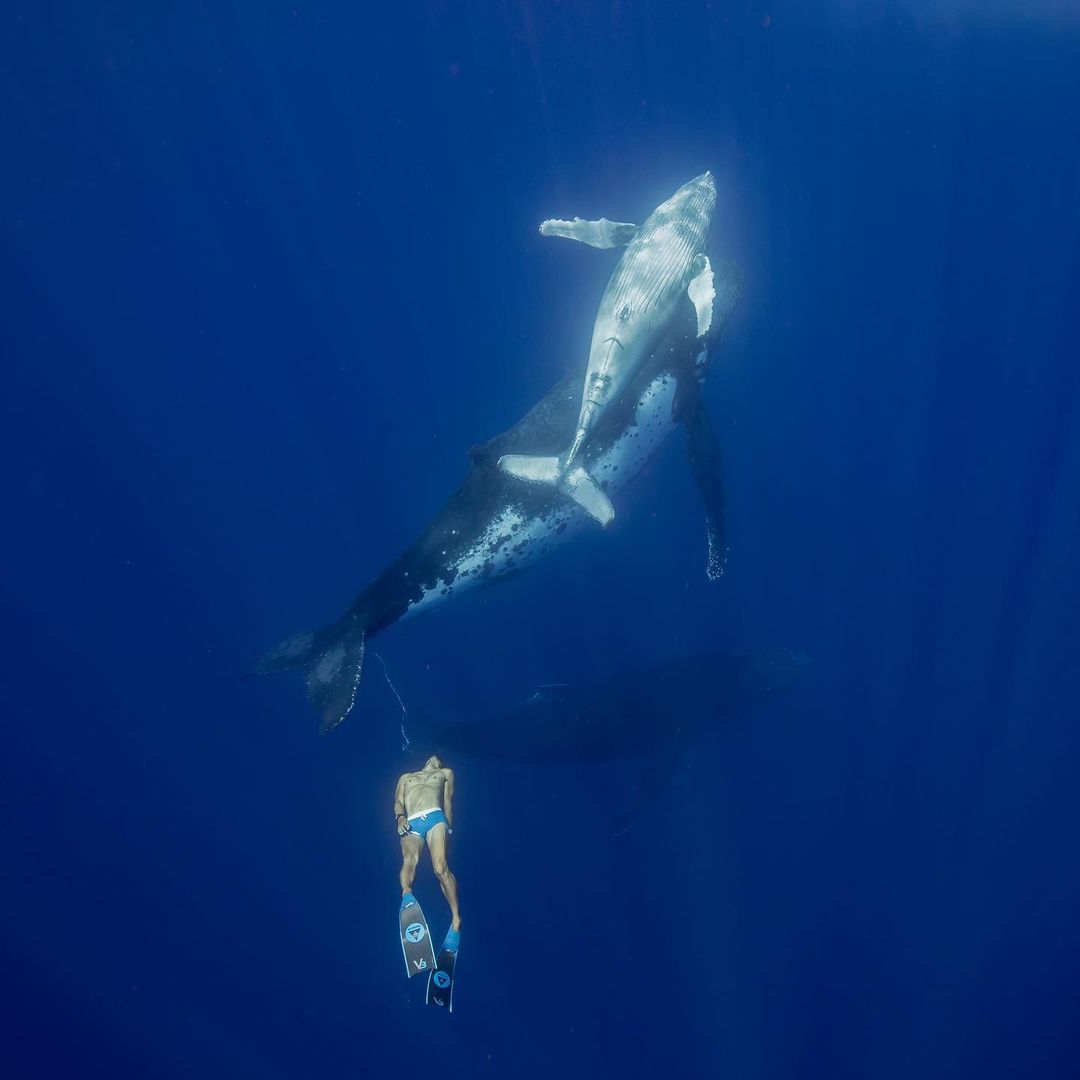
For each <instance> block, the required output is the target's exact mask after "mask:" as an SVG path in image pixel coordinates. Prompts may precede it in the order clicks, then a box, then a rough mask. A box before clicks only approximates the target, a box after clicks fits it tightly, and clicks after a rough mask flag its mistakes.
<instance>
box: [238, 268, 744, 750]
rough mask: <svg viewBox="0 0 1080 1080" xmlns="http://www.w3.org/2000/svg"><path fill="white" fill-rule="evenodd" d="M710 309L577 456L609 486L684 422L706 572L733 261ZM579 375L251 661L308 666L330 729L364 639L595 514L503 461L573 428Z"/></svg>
mask: <svg viewBox="0 0 1080 1080" xmlns="http://www.w3.org/2000/svg"><path fill="white" fill-rule="evenodd" d="M712 291H713V292H714V293H715V296H714V299H713V301H712V309H713V311H712V318H711V322H710V324H709V326H708V327H706V328H705V332H704V333H701V332H700V330H701V328H700V325H699V321H698V318H697V314H696V311H695V309H694V307H693V306H692V305H689V304H687V305H685V306H682V307H680V309H679V310H678V311H677V312H676V313H675V315H674V316H673V317H672V318H670V319H669V320H668V324H667V326H666V332H665V335H664V336H663V338H662V339H661V340H660V341H658V342H656V343H655V344H654V345H653V346H652V349H651V352H650V354H649V356H648V357H647V358H646V361H645V362H644V363H643V364H642V365H641V366H640V368H639V369H638V370H637V372H636V373H634V374H633V375H632V376H631V377H630V378H629V379H628V382H627V385H626V388H625V391H624V393H623V394H622V395H621V397H620V398H619V399H618V400H617V401H614V400H613V401H612V402H610V403H609V405H608V407H607V408H605V409H604V410H603V412H602V413H601V414H599V415H598V416H597V417H596V419H595V422H594V424H593V427H592V429H591V432H590V436H589V439H588V441H587V443H586V444H584V445H583V446H582V448H581V450H580V454H579V460H580V461H581V463H582V466H583V467H584V468H585V469H586V470H587V471H588V473H589V475H590V476H592V477H595V478H596V483H597V484H598V485H599V486H600V488H601V489H602V490H603V492H604V494H605V497H610V496H611V495H614V494H617V493H618V492H620V491H621V490H622V489H623V488H624V487H625V486H626V485H627V484H628V483H629V482H630V481H631V480H632V479H633V478H634V477H635V476H636V475H637V474H638V473H639V472H640V471H641V469H642V467H643V466H644V465H645V464H646V463H647V462H648V461H649V459H650V458H651V457H652V456H653V454H654V453H655V452H656V450H657V449H658V448H659V446H660V445H661V443H662V442H663V441H664V439H665V438H666V437H667V436H668V435H670V434H671V432H672V431H674V430H675V428H676V427H677V426H679V425H681V426H683V427H684V429H685V430H686V433H687V444H688V449H689V457H690V464H691V470H692V472H693V475H694V477H695V480H696V481H697V485H698V488H699V491H700V493H701V497H702V502H703V504H704V507H705V517H706V524H707V536H708V564H707V572H708V575H709V577H710V578H716V577H718V576H719V574H720V572H721V571H722V568H723V558H724V540H723V510H724V502H723V490H722V486H721V475H720V454H719V451H718V448H717V444H716V439H715V437H714V434H713V430H712V425H711V423H710V420H709V417H708V414H707V412H706V410H705V406H704V403H703V402H702V399H701V395H700V386H701V381H702V380H703V378H704V376H705V373H706V371H707V369H708V365H709V361H710V359H711V358H712V356H713V355H714V354H715V350H716V347H717V344H718V342H719V339H720V335H721V332H722V330H723V328H724V326H725V325H726V324H727V322H728V320H729V318H730V315H731V313H732V311H733V310H734V308H735V304H736V301H737V299H738V293H739V284H738V272H737V268H736V267H735V265H734V264H723V265H722V266H718V267H717V270H716V273H715V280H714V287H713V290H712ZM578 387H580V376H568V377H566V378H564V379H563V380H562V381H561V382H559V383H558V384H557V385H556V386H555V387H554V388H553V389H552V390H551V391H550V392H549V393H548V394H547V395H546V396H545V397H544V398H542V399H541V400H540V401H539V402H538V403H537V404H536V405H535V406H534V407H533V408H532V409H531V410H530V411H529V412H528V413H527V414H526V415H525V417H524V418H523V419H522V420H521V421H520V422H519V423H518V424H516V425H515V426H514V427H512V428H511V429H510V430H509V431H506V432H504V433H503V434H502V435H498V436H496V437H495V438H493V439H491V440H490V441H488V442H486V443H482V444H481V445H479V446H476V447H473V449H472V450H471V451H470V457H471V467H470V469H469V471H468V473H467V474H466V476H465V479H464V481H463V483H462V484H461V486H460V487H459V488H458V489H457V491H456V492H454V494H453V495H451V497H450V499H449V501H448V502H447V503H446V505H445V506H444V507H443V508H442V510H441V511H440V512H439V513H438V514H437V515H436V517H435V518H434V519H433V520H432V521H431V523H430V524H429V525H428V526H427V528H426V529H424V531H423V532H422V533H421V535H420V536H419V537H418V538H417V539H416V541H415V542H414V543H412V544H411V545H410V546H409V547H408V548H406V549H405V550H404V551H403V552H402V553H401V554H400V555H399V556H398V557H397V558H396V559H395V560H394V561H393V562H392V563H390V565H389V566H387V567H386V568H385V569H384V570H383V571H382V572H381V573H380V574H378V576H376V577H375V578H374V580H372V581H371V583H370V584H369V585H368V586H367V587H366V588H364V589H363V590H362V591H361V592H360V593H359V595H358V596H357V597H356V598H355V599H354V600H353V602H352V603H351V604H350V605H349V607H348V609H347V610H346V611H345V613H344V614H343V615H342V616H341V618H340V619H338V621H337V622H335V623H333V624H331V625H329V626H326V627H323V628H322V629H319V630H311V631H307V632H305V633H302V634H297V635H295V636H294V637H291V638H288V639H287V640H285V641H283V642H282V643H281V644H279V645H277V646H276V647H275V648H273V649H271V650H270V651H269V652H267V653H266V654H265V655H263V657H262V658H261V659H260V660H259V661H258V662H257V663H256V665H255V666H254V669H253V671H254V672H255V673H257V674H264V673H269V672H275V671H285V670H289V669H292V668H296V669H301V670H302V671H303V673H304V677H305V681H306V683H307V690H308V697H309V698H310V700H311V702H312V704H313V706H314V707H315V709H316V711H317V712H318V714H319V718H320V730H322V731H323V732H329V731H332V730H333V729H334V728H335V727H337V726H338V725H339V724H340V723H341V722H342V721H343V720H344V719H345V717H346V716H347V715H348V713H349V711H350V710H351V709H352V706H353V702H354V700H355V697H356V690H357V686H358V685H359V682H360V672H361V668H362V666H363V660H364V650H365V646H366V644H367V642H368V641H370V640H371V639H372V638H374V637H375V636H376V635H377V634H380V633H382V631H384V630H386V629H387V628H388V627H390V626H392V625H393V624H394V623H397V622H400V621H401V620H403V619H406V618H411V617H413V616H415V615H418V614H421V613H424V612H427V611H431V610H432V609H434V608H435V607H437V606H439V605H440V604H443V603H445V602H446V601H448V600H451V599H454V598H455V597H458V596H461V595H463V594H465V593H467V592H470V591H472V590H474V589H478V588H481V587H484V586H487V585H490V584H493V583H494V582H496V581H500V580H505V579H506V578H507V577H509V576H512V575H514V574H518V573H521V572H522V571H524V570H526V569H528V568H530V567H531V566H533V565H534V564H535V563H536V562H537V561H539V560H540V559H541V558H543V557H544V556H545V555H547V554H548V553H549V552H550V551H552V550H553V549H554V548H555V547H556V546H558V545H559V544H561V543H563V542H565V541H566V540H568V539H569V538H570V537H571V536H573V535H574V533H575V532H577V531H578V530H579V529H581V528H582V527H583V526H584V525H585V524H586V523H587V522H588V521H589V520H590V518H589V515H588V514H587V513H586V511H585V510H584V509H583V508H582V506H581V505H580V502H579V501H577V500H575V499H573V498H571V497H570V496H568V494H567V493H566V492H565V491H564V490H563V489H561V488H560V487H559V486H556V485H547V484H528V483H522V482H521V480H520V479H518V478H516V477H514V476H511V475H510V474H509V473H507V472H506V471H504V470H502V469H500V468H499V466H498V462H499V459H500V458H502V457H504V456H505V455H507V454H521V455H532V456H543V455H551V454H557V453H558V452H559V450H560V448H562V447H564V446H566V445H567V444H568V442H569V441H570V440H571V439H572V438H573V436H574V432H575V430H576V425H577V419H578V413H579V410H578V401H579V396H578V393H577V388H578Z"/></svg>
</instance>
